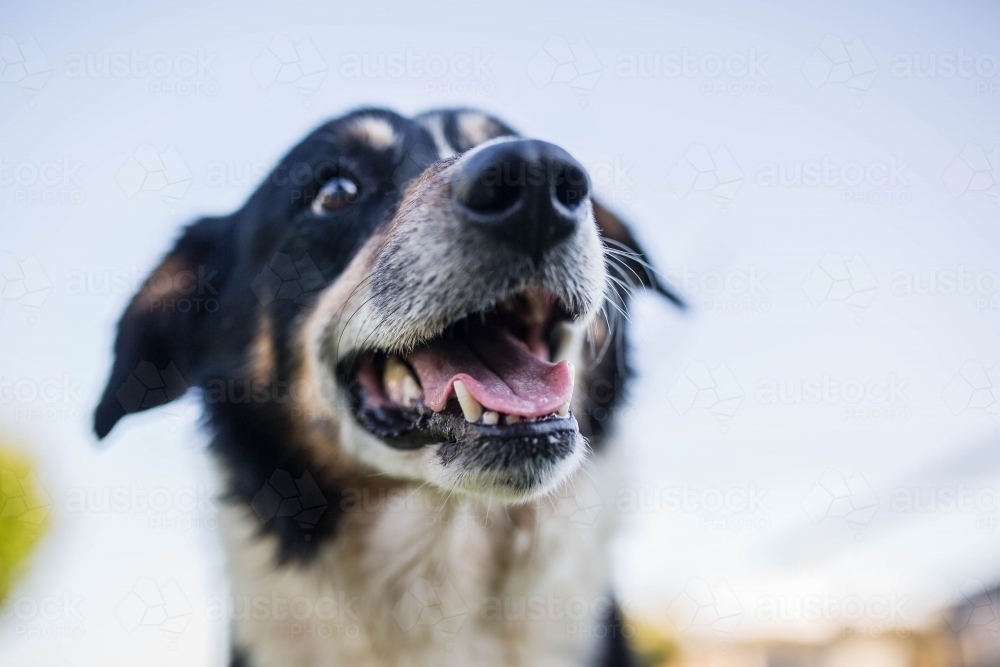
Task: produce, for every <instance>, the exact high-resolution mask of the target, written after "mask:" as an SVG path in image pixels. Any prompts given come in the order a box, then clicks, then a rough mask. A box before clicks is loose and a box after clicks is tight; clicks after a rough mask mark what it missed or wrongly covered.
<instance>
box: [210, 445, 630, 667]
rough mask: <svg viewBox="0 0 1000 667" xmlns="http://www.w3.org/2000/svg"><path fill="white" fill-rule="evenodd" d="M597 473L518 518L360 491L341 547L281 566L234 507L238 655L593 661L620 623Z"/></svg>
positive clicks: (404, 491)
mask: <svg viewBox="0 0 1000 667" xmlns="http://www.w3.org/2000/svg"><path fill="white" fill-rule="evenodd" d="M587 465H588V468H587V469H586V470H580V471H579V472H578V473H577V474H576V475H575V476H574V477H573V478H571V479H570V480H569V481H568V482H567V483H565V484H564V485H562V486H561V487H560V488H559V489H558V490H557V491H556V492H555V493H553V494H552V495H550V496H547V497H544V498H541V499H538V500H535V501H532V502H529V503H525V504H522V505H519V506H515V507H511V506H502V505H500V504H498V503H493V502H490V501H488V500H486V499H480V498H470V497H460V496H456V495H449V494H447V493H443V492H441V491H438V490H436V489H432V488H430V487H428V486H423V487H421V486H418V485H413V486H393V485H385V484H370V485H367V486H363V487H358V488H357V489H356V490H352V491H348V492H344V493H343V494H342V503H341V507H340V510H341V511H342V514H341V516H340V517H339V523H338V528H337V531H336V536H335V537H333V538H328V539H326V540H325V541H324V543H323V544H321V545H317V547H316V549H315V552H314V555H313V556H312V558H310V559H309V560H308V561H306V562H288V563H286V564H284V565H282V566H280V567H274V563H275V562H276V561H277V560H278V559H279V557H280V545H279V544H278V540H277V539H276V537H275V536H273V535H267V534H264V535H262V534H261V533H260V530H259V527H260V523H259V518H258V517H257V516H255V513H254V511H253V510H252V509H251V508H250V507H247V506H246V505H245V504H242V503H234V504H232V505H230V506H228V507H227V509H226V510H225V511H226V513H227V514H229V516H228V517H227V519H228V520H227V521H225V522H224V525H225V527H226V528H227V531H228V532H227V535H226V541H227V548H228V552H229V559H230V564H231V571H232V573H233V577H234V579H233V582H232V583H233V605H232V607H233V608H232V609H231V610H230V611H229V613H230V615H231V616H232V617H233V625H234V632H235V643H236V645H237V647H243V648H245V649H247V651H248V652H249V653H250V655H251V656H252V662H251V664H253V665H261V666H264V665H272V664H273V665H277V664H282V665H324V664H331V665H333V664H351V665H355V664H357V665H369V664H370V665H376V664H378V665H385V664H399V665H404V664H414V665H415V664H437V665H449V664H477V665H508V664H558V665H563V664H565V665H570V664H573V665H579V664H584V663H586V662H587V660H588V655H587V652H589V651H592V650H593V647H594V646H595V645H596V642H595V641H590V639H589V638H595V639H596V638H597V636H598V628H600V627H603V625H604V623H605V621H606V615H607V613H608V612H610V604H609V603H610V597H609V596H610V582H609V576H608V567H607V560H606V554H605V545H606V542H607V537H608V532H609V530H610V520H609V519H610V515H611V512H610V510H609V509H608V506H607V505H609V500H610V498H609V497H608V492H607V491H605V489H607V488H611V487H612V484H611V481H612V480H610V479H609V476H610V472H611V471H610V466H609V465H608V462H598V463H596V464H594V463H589V464H587ZM246 608H252V609H256V608H260V609H267V610H268V611H267V612H266V613H265V612H259V613H257V614H253V613H249V614H247V613H240V611H241V610H243V609H246ZM296 608H297V609H298V613H296ZM281 609H287V613H286V614H282V613H281V611H280V610H281ZM279 616H282V617H281V618H279ZM581 637H583V638H584V639H583V641H581ZM529 656H530V659H529ZM539 656H543V657H541V658H540V657H539ZM544 656H548V657H544Z"/></svg>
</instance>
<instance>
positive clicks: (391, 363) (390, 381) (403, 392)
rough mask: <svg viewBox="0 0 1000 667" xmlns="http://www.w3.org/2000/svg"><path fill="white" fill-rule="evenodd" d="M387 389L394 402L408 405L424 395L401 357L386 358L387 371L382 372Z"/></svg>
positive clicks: (411, 405)
mask: <svg viewBox="0 0 1000 667" xmlns="http://www.w3.org/2000/svg"><path fill="white" fill-rule="evenodd" d="M382 382H383V384H385V391H386V393H387V394H389V398H391V399H392V400H393V401H394V402H396V403H399V404H401V405H405V406H407V407H413V405H414V404H415V403H416V402H417V401H418V400H420V399H422V398H423V397H424V391H423V389H421V388H420V384H419V383H418V382H417V380H416V378H414V377H413V374H412V373H411V372H410V369H409V368H407V366H406V364H404V363H403V361H402V360H401V359H400V358H399V357H389V358H388V359H386V360H385V372H384V373H383V374H382Z"/></svg>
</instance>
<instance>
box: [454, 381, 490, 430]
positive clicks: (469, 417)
mask: <svg viewBox="0 0 1000 667" xmlns="http://www.w3.org/2000/svg"><path fill="white" fill-rule="evenodd" d="M455 398H457V399H458V404H459V405H460V406H462V414H463V415H465V421H470V422H474V421H478V420H479V418H480V417H482V416H483V406H481V405H480V404H479V401H477V400H476V397H475V396H473V395H472V394H471V393H469V388H468V387H466V386H465V383H464V382H462V381H461V380H458V381H457V382H455Z"/></svg>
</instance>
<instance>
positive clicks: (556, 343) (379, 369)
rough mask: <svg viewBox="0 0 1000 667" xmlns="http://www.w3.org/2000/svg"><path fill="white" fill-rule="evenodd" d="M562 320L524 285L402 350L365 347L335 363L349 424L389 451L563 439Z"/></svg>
mask: <svg viewBox="0 0 1000 667" xmlns="http://www.w3.org/2000/svg"><path fill="white" fill-rule="evenodd" d="M571 319H572V317H571V315H570V314H569V313H568V311H567V310H566V308H565V307H564V306H563V305H562V303H561V301H560V300H559V299H558V297H556V296H555V295H553V294H551V293H549V292H547V291H544V290H540V289H536V288H528V289H526V290H524V291H522V292H520V293H518V294H516V295H515V296H513V297H510V298H508V299H506V300H504V301H502V302H501V303H498V304H497V305H496V306H494V307H493V308H491V309H490V310H488V311H487V312H482V313H474V314H469V315H467V316H466V317H463V318H462V319H461V320H459V321H457V322H454V323H452V324H451V325H449V326H448V327H447V328H445V330H444V331H442V332H441V333H440V334H439V335H437V336H435V337H434V338H432V339H430V340H427V341H424V342H423V343H422V344H420V345H418V346H416V347H415V348H414V349H412V350H410V351H409V352H407V353H405V354H398V355H397V354H389V353H386V352H382V351H377V350H376V351H366V352H363V353H360V354H355V355H351V356H350V357H348V358H347V359H345V360H344V361H342V362H341V363H340V364H339V366H338V371H339V373H338V374H339V375H340V377H341V381H342V382H344V385H345V386H346V387H348V391H349V395H350V396H351V399H352V403H353V408H354V410H355V411H356V413H357V417H358V420H359V421H360V422H361V424H363V425H364V426H365V428H367V429H368V430H370V431H372V432H373V433H374V434H376V435H378V436H380V437H381V438H383V439H384V440H386V442H388V443H389V444H390V445H392V446H395V447H400V448H406V449H410V448H416V447H420V446H423V445H425V444H430V443H449V442H450V443H456V442H460V441H462V440H468V439H470V438H481V437H489V438H502V439H508V438H513V439H520V438H524V437H529V436H530V437H533V438H535V439H538V438H539V437H541V436H543V435H558V436H559V437H558V438H557V439H560V440H564V439H565V436H566V435H567V434H568V433H570V432H571V433H572V435H573V436H574V437H575V434H576V432H577V425H576V420H575V419H573V417H572V416H571V414H570V401H571V399H572V395H573V377H574V370H573V367H572V365H571V364H570V363H569V362H568V361H565V360H560V354H561V353H563V352H564V349H565V347H566V345H567V342H566V341H567V339H568V338H569V328H568V325H569V321H570V320H571Z"/></svg>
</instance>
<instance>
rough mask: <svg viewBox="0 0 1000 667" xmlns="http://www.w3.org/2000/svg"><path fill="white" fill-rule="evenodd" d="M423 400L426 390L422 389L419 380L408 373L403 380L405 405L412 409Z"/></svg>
mask: <svg viewBox="0 0 1000 667" xmlns="http://www.w3.org/2000/svg"><path fill="white" fill-rule="evenodd" d="M423 398H424V390H423V389H421V388H420V384H419V383H418V382H417V380H416V379H415V378H414V377H413V376H412V375H410V374H409V373H407V374H406V377H404V378H403V404H404V405H406V406H407V407H409V408H412V407H413V406H414V405H416V403H417V401H421V400H423Z"/></svg>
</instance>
